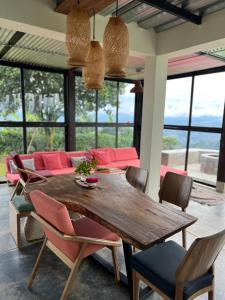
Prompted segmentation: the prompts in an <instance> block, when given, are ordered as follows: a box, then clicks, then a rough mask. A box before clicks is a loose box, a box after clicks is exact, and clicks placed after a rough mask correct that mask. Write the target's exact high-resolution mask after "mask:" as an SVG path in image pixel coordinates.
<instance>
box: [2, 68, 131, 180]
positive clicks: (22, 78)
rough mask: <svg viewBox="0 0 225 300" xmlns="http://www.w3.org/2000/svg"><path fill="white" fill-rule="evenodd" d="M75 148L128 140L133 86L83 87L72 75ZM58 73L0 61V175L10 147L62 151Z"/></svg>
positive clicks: (120, 144)
mask: <svg viewBox="0 0 225 300" xmlns="http://www.w3.org/2000/svg"><path fill="white" fill-rule="evenodd" d="M74 80H75V99H74V100H75V120H74V125H75V132H74V134H75V144H74V149H75V150H87V149H90V148H94V147H105V146H111V147H127V146H132V145H133V126H134V104H135V103H134V99H135V95H134V94H131V93H130V89H131V87H132V86H133V84H131V83H127V82H117V81H109V80H106V81H105V83H104V88H103V89H102V90H101V91H99V92H95V91H92V90H87V89H86V88H85V86H84V84H83V81H82V78H81V77H80V76H75V79H74ZM67 113H68V111H66V109H65V98H64V74H63V73H56V72H45V71H38V70H31V69H26V68H14V67H8V66H0V175H5V172H6V164H5V161H4V160H5V157H6V156H8V155H9V153H10V151H12V150H16V151H17V152H18V153H33V152H35V151H44V150H47V151H48V150H64V149H65V143H66V139H67V135H66V133H67V132H68V131H67V126H68V124H67V123H66V122H65V120H66V118H65V114H67Z"/></svg>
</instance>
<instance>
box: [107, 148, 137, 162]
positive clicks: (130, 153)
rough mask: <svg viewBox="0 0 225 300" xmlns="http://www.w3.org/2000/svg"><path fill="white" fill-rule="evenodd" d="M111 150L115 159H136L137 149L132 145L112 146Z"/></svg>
mask: <svg viewBox="0 0 225 300" xmlns="http://www.w3.org/2000/svg"><path fill="white" fill-rule="evenodd" d="M113 151H114V153H115V158H116V161H121V160H123V161H125V160H133V159H138V155H137V151H136V149H135V148H134V147H128V148H114V149H113Z"/></svg>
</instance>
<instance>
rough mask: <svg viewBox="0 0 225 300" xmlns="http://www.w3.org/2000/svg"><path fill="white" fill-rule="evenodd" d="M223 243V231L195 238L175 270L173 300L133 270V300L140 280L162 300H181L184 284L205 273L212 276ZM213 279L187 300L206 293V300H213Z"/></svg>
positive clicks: (137, 296) (137, 294)
mask: <svg viewBox="0 0 225 300" xmlns="http://www.w3.org/2000/svg"><path fill="white" fill-rule="evenodd" d="M224 243H225V230H223V231H221V232H218V233H216V234H214V235H211V236H208V237H204V238H197V239H196V240H195V241H194V242H193V243H192V245H191V247H190V248H189V249H188V251H187V253H186V255H185V256H184V258H183V259H182V261H181V263H180V264H179V266H178V268H177V270H176V274H175V275H176V287H175V298H174V299H171V298H169V297H168V296H167V295H165V294H164V293H163V292H162V291H161V290H160V289H159V288H157V287H156V286H154V285H153V284H152V283H151V282H149V281H148V280H147V279H146V278H144V277H143V276H142V275H141V274H140V273H138V272H137V271H135V270H133V271H132V272H133V300H139V281H140V280H142V281H143V282H145V283H146V284H147V285H148V286H150V287H151V288H152V289H153V290H154V291H156V292H157V293H158V294H159V295H160V296H162V298H163V299H164V300H182V299H183V292H184V286H185V283H186V282H188V281H190V280H193V279H195V278H198V277H200V276H201V275H203V274H205V273H206V272H209V273H211V274H212V275H213V276H214V263H215V260H216V258H217V257H218V255H219V253H220V251H221V250H222V248H223V246H224ZM214 289H215V283H214V277H213V280H212V284H211V285H209V286H207V287H205V288H203V289H200V290H198V291H197V292H196V293H194V294H193V295H192V296H191V297H189V299H188V300H193V299H195V298H196V297H198V296H200V295H202V294H204V293H208V300H214Z"/></svg>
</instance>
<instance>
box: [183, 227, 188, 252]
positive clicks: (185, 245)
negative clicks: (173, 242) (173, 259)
mask: <svg viewBox="0 0 225 300" xmlns="http://www.w3.org/2000/svg"><path fill="white" fill-rule="evenodd" d="M182 244H183V247H184V249H187V232H186V229H183V230H182Z"/></svg>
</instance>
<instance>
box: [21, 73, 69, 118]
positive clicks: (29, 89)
mask: <svg viewBox="0 0 225 300" xmlns="http://www.w3.org/2000/svg"><path fill="white" fill-rule="evenodd" d="M63 86H64V78H63V75H62V74H57V73H49V72H42V71H33V70H24V88H25V104H26V120H27V121H30V122H64V89H63Z"/></svg>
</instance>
